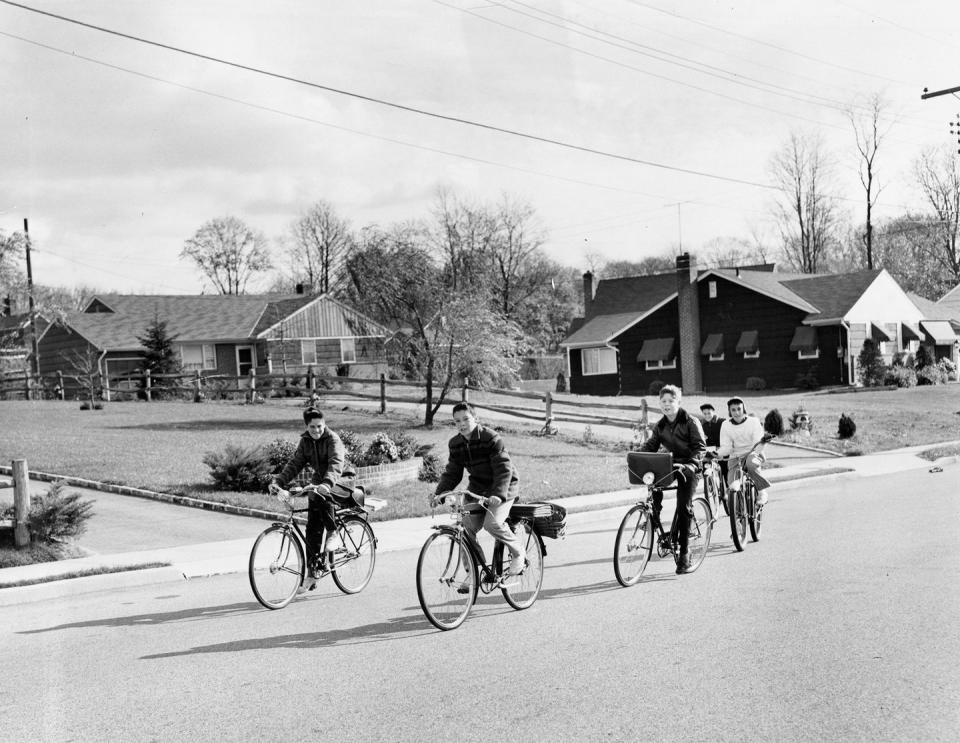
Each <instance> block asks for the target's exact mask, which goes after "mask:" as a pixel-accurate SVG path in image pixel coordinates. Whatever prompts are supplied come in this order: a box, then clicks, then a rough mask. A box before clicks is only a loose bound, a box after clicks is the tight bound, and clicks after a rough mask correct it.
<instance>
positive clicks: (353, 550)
mask: <svg viewBox="0 0 960 743" xmlns="http://www.w3.org/2000/svg"><path fill="white" fill-rule="evenodd" d="M331 539H336V540H337V542H336V545H337V550H336V551H335V552H332V553H328V554H329V555H330V556H331V560H332V561H333V562H332V564H333V569H332V571H331V572H332V574H333V582H334V583H336V584H337V588H339V589H340V590H341V591H343V592H344V593H359V592H360V591H362V590H363V589H364V588H366V586H367V583H369V582H370V578H371V577H373V566H374V564H375V563H376V562H377V540H376V537H374V536H373V529H372V528H370V524H368V523H367V522H366V520H365V519H362V518H360V517H359V516H346V517H345V518H344V519H343V522H342V523H341V524H340V526H339V527H337V532H336V534H335V535H333V536H332V537H331Z"/></svg>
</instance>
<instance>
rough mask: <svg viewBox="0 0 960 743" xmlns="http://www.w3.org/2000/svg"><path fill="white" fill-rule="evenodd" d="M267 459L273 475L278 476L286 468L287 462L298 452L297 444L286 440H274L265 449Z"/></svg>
mask: <svg viewBox="0 0 960 743" xmlns="http://www.w3.org/2000/svg"><path fill="white" fill-rule="evenodd" d="M263 450H264V453H265V455H266V457H267V463H268V464H269V465H270V472H271V474H274V475H275V474H277V473H278V472H280V470H282V469H283V468H284V466H286V464H287V462H289V461H290V460H291V459H293V455H294V454H295V453H296V451H297V444H296V443H295V442H293V441H288V440H286V439H274V440H273V441H271V442H270V443H269V444H267V445H266V446H265V447H264V448H263Z"/></svg>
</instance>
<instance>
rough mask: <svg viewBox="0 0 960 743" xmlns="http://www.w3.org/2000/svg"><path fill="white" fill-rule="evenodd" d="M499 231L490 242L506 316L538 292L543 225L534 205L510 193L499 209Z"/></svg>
mask: <svg viewBox="0 0 960 743" xmlns="http://www.w3.org/2000/svg"><path fill="white" fill-rule="evenodd" d="M496 227H497V232H496V235H495V237H494V239H493V241H492V242H491V243H490V246H489V248H490V249H489V256H490V261H491V264H492V269H493V278H492V282H491V283H492V287H491V288H492V291H493V295H494V301H495V306H496V307H497V309H498V310H499V312H500V313H502V314H503V315H504V316H506V317H511V318H513V317H515V316H516V314H517V309H518V307H519V305H521V304H522V303H523V302H525V301H526V300H527V299H529V298H530V297H531V296H533V295H534V294H536V293H537V290H538V288H539V286H540V284H541V283H542V281H543V277H542V275H541V273H540V270H539V269H540V268H541V266H540V260H539V259H540V258H541V253H540V248H541V246H542V245H543V242H544V231H543V227H542V226H541V225H540V224H539V222H538V221H537V219H536V212H535V211H534V208H533V207H532V206H531V205H530V204H529V203H527V202H525V201H520V200H516V199H512V198H511V197H509V196H507V195H506V194H504V195H503V197H502V198H501V200H500V204H499V205H498V207H497V211H496Z"/></svg>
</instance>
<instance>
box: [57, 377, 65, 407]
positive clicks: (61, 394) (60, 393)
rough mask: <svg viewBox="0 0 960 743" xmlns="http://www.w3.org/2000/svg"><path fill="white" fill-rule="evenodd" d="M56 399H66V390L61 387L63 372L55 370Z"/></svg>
mask: <svg viewBox="0 0 960 743" xmlns="http://www.w3.org/2000/svg"><path fill="white" fill-rule="evenodd" d="M56 392H57V399H58V400H65V399H66V390H64V389H63V372H62V371H58V372H57V390H56Z"/></svg>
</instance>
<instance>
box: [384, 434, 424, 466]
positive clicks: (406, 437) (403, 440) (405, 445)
mask: <svg viewBox="0 0 960 743" xmlns="http://www.w3.org/2000/svg"><path fill="white" fill-rule="evenodd" d="M389 435H390V438H391V439H392V440H393V443H394V444H396V446H397V457H398V458H399V459H400V460H401V461H402V460H404V459H411V458H413V457H415V456H416V452H417V450H418V449H419V448H420V445H419V443H417V440H416V439H415V438H414V437H413V436H411V435H410V434H409V433H407V432H406V431H404V430H403V429H402V428H395V429H394V430H392V431H390V434H389Z"/></svg>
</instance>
